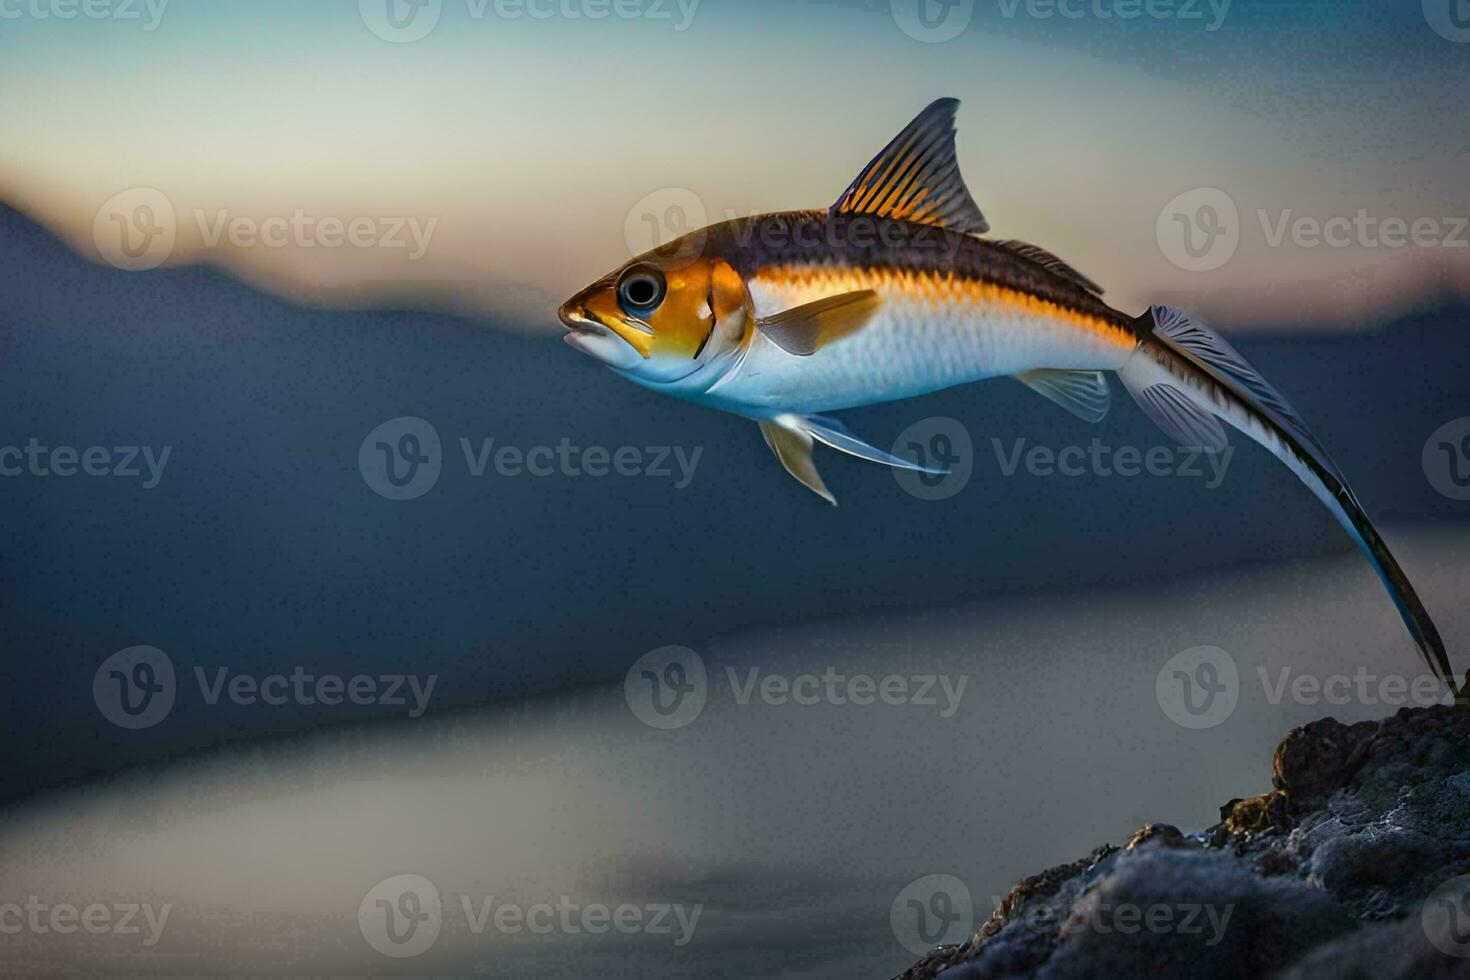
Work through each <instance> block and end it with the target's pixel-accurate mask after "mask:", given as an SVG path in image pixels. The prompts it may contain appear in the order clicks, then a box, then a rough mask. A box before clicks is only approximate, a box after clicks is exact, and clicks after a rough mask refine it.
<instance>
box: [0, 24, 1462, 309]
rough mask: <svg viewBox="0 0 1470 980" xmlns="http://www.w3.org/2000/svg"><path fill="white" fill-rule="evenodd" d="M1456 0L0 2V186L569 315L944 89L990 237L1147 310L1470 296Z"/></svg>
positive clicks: (126, 225)
mask: <svg viewBox="0 0 1470 980" xmlns="http://www.w3.org/2000/svg"><path fill="white" fill-rule="evenodd" d="M920 2H922V3H923V4H924V5H925V6H924V8H923V9H920V8H919V7H918V4H919V3H920ZM1452 2H1458V0H1423V2H1422V5H1421V4H1420V3H1418V2H1414V3H1400V4H1382V3H1379V2H1369V0H1355V2H1346V3H1341V2H1338V3H1325V2H1301V3H1291V2H1285V0H1233V2H1227V0H1147V3H1145V0H974V2H971V0H949V3H948V5H947V6H946V5H942V4H941V3H940V2H939V0H893V3H892V5H891V7H890V4H889V3H888V2H887V0H809V2H785V3H760V2H754V0H741V2H732V0H682V3H681V2H679V0H416V2H415V0H360V2H358V0H322V2H317V3H310V4H305V3H294V2H290V0H256V2H252V3H250V4H238V3H223V2H214V0H0V201H4V202H7V203H10V204H12V205H14V206H17V207H19V208H20V209H21V210H23V211H24V212H25V213H27V214H28V215H30V216H31V217H33V218H34V219H36V220H38V221H40V222H41V223H43V224H45V225H46V226H47V227H49V228H51V229H52V230H54V231H56V232H57V233H58V234H60V235H62V236H63V237H64V238H66V240H67V241H69V242H70V243H72V244H73V245H74V246H75V247H76V248H77V249H78V250H79V251H81V252H82V253H83V254H87V255H89V256H90V257H92V258H94V259H96V260H98V261H111V262H112V263H113V264H121V265H122V266H123V267H128V268H135V269H137V271H146V269H147V268H149V267H152V266H153V265H157V264H159V263H165V262H166V263H183V262H192V261H208V262H213V263H216V264H219V265H222V266H224V267H226V268H228V269H230V270H231V271H233V272H234V273H236V274H238V275H240V276H242V277H244V278H246V279H247V280H250V281H252V282H255V283H257V284H260V285H263V286H265V287H267V288H270V289H272V290H275V291H279V292H285V293H287V294H290V295H294V296H297V297H300V298H304V299H310V300H313V301H318V302H327V303H332V304H341V305H359V304H361V305H371V304H374V303H379V302H383V301H385V298H389V297H393V298H395V299H396V298H398V297H401V296H407V297H409V298H410V301H412V302H415V303H423V304H430V305H447V306H451V307H460V308H465V309H469V310H471V311H474V312H482V313H489V314H501V317H500V319H501V321H503V322H506V323H511V324H517V325H524V326H527V327H529V328H532V329H548V330H549V329H555V319H554V315H553V309H554V305H555V303H556V302H558V301H559V300H560V299H562V298H565V296H567V295H570V294H571V293H572V292H573V291H575V290H576V289H577V288H579V287H580V286H582V285H584V284H585V283H586V282H588V281H590V280H592V279H594V278H596V277H598V276H600V275H602V274H603V273H605V272H607V271H609V270H610V269H612V268H614V267H615V266H617V265H619V264H620V263H621V262H623V261H625V260H626V259H627V258H628V257H629V256H630V255H632V254H637V253H638V252H640V251H643V250H644V249H646V248H648V247H651V246H652V245H654V244H658V243H659V242H660V241H662V240H665V239H667V238H669V237H671V236H672V235H673V234H676V233H677V232H678V231H680V230H682V229H684V228H688V227H692V226H696V225H698V224H702V223H704V222H705V221H715V220H720V219H722V218H725V217H729V216H733V215H743V214H749V213H755V212H761V211H772V210H782V209H788V208H808V207H824V206H826V205H827V204H830V203H831V201H832V200H834V199H835V198H836V196H837V194H838V193H839V192H840V191H841V190H842V188H843V187H845V186H846V184H847V183H848V181H849V180H850V179H851V178H852V176H854V175H855V174H856V173H857V171H858V170H859V169H861V167H862V166H863V164H864V163H866V162H867V160H868V159H869V158H870V157H871V156H872V155H873V154H874V153H875V152H876V151H877V150H878V149H880V148H881V147H882V146H883V144H884V143H886V142H887V140H888V139H890V138H891V137H892V136H893V135H894V134H895V133H896V132H897V131H898V130H899V129H900V128H901V127H902V126H903V125H904V124H905V123H906V122H907V121H908V119H909V118H911V117H912V116H913V115H914V114H915V113H917V112H918V111H919V110H920V109H921V108H922V107H923V106H924V105H926V104H927V103H928V102H929V101H931V100H932V99H934V98H937V97H940V96H946V95H951V96H955V97H958V98H960V99H961V100H962V102H963V105H962V107H961V110H960V115H959V127H960V136H959V149H960V156H961V161H962V164H963V167H964V170H965V172H966V174H967V177H968V182H969V184H970V186H971V189H972V191H973V193H974V196H975V197H976V199H977V200H978V201H979V202H980V204H981V206H982V209H983V210H984V211H985V213H986V215H987V217H988V218H989V219H990V221H991V224H992V227H993V233H994V234H996V235H998V236H1000V237H1015V238H1021V239H1024V240H1028V241H1032V242H1035V243H1037V244H1041V245H1043V246H1045V247H1047V248H1049V249H1051V250H1052V251H1055V252H1058V253H1059V254H1061V255H1063V256H1064V257H1066V258H1067V259H1068V260H1069V261H1071V262H1072V263H1073V264H1075V265H1077V266H1078V267H1079V268H1081V269H1082V270H1083V271H1085V272H1086V273H1087V274H1089V275H1090V276H1091V277H1092V278H1094V279H1096V280H1098V281H1100V282H1101V283H1103V284H1104V285H1105V286H1107V287H1108V288H1109V296H1110V298H1111V299H1112V300H1113V301H1114V302H1115V303H1116V304H1117V305H1119V306H1120V307H1122V308H1125V309H1137V308H1139V307H1141V306H1142V305H1144V304H1146V303H1149V302H1158V301H1169V302H1180V303H1187V304H1190V305H1192V307H1193V308H1194V309H1196V310H1197V311H1200V312H1203V313H1206V314H1209V313H1216V314H1219V315H1223V316H1226V317H1229V318H1230V319H1231V320H1232V321H1233V322H1237V323H1238V324H1240V325H1242V326H1250V325H1252V324H1289V325H1294V324H1300V323H1307V322H1322V323H1328V324H1332V325H1339V326H1341V325H1346V324H1350V323H1357V322H1358V321H1360V320H1362V319H1363V318H1364V317H1368V316H1371V314H1372V312H1373V311H1375V310H1378V309H1381V308H1384V307H1387V308H1392V307H1394V305H1395V304H1399V303H1402V302H1406V301H1410V300H1412V298H1413V297H1414V296H1415V295H1417V294H1421V293H1423V292H1424V291H1425V290H1426V289H1430V290H1450V291H1463V290H1464V289H1465V288H1466V284H1467V283H1470V231H1467V230H1466V229H1465V227H1464V226H1463V224H1462V222H1463V221H1464V216H1465V215H1467V214H1470V185H1467V182H1466V181H1465V180H1464V174H1465V173H1466V172H1467V164H1470V148H1467V147H1466V145H1465V141H1464V139H1463V134H1464V133H1465V132H1467V131H1470V104H1467V103H1466V101H1465V100H1464V99H1463V92H1464V91H1465V87H1466V82H1467V81H1470V43H1467V42H1470V27H1467V28H1464V29H1461V28H1460V27H1459V26H1458V24H1459V23H1460V21H1457V20H1455V19H1454V17H1453V16H1452V15H1453V14H1454V12H1455V11H1454V8H1452V7H1451V6H1450V4H1451V3H1452ZM1441 8H1442V9H1441ZM390 15H391V16H390ZM926 25H930V26H926ZM951 35H953V36H951ZM140 208H142V209H144V210H141V211H140ZM165 229H166V231H167V232H168V233H166V234H165V233H164V231H165ZM124 230H127V231H128V233H129V234H130V235H134V236H137V237H136V239H135V240H136V241H137V242H139V243H144V242H147V243H149V249H148V250H147V251H146V253H144V254H142V255H134V254H129V253H128V252H122V253H120V252H119V251H118V243H119V242H120V241H121V239H120V237H119V236H120V235H121V234H122V232H123V231H124ZM150 230H152V231H154V232H158V233H157V234H153V235H150V236H149V237H147V238H146V239H145V238H144V237H142V236H143V235H144V233H145V232H148V231H150ZM1186 235H1187V236H1188V237H1189V239H1190V241H1189V242H1186V241H1185V237H1186ZM137 247H138V248H141V247H142V245H141V244H139V245H138V246H137ZM134 251H136V249H134Z"/></svg>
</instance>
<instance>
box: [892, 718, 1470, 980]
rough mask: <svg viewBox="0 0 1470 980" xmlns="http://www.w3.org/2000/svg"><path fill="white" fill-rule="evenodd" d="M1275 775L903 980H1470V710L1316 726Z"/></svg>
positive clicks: (1029, 901)
mask: <svg viewBox="0 0 1470 980" xmlns="http://www.w3.org/2000/svg"><path fill="white" fill-rule="evenodd" d="M1273 769H1274V772H1273V776H1272V787H1273V788H1272V789H1271V791H1270V792H1269V793H1266V794H1264V795H1261V796H1256V797H1251V798H1248V799H1236V800H1231V801H1230V802H1229V803H1227V804H1225V805H1224V806H1223V807H1221V813H1220V816H1221V820H1220V823H1219V824H1217V825H1216V826H1214V827H1212V828H1210V829H1209V830H1206V831H1204V832H1203V833H1199V834H1185V833H1183V832H1181V831H1180V830H1178V829H1177V828H1175V827H1170V826H1166V825H1159V824H1154V825H1150V826H1147V827H1144V828H1143V829H1142V830H1140V831H1139V832H1138V833H1137V834H1136V835H1134V837H1133V839H1132V840H1130V841H1128V843H1127V844H1126V845H1125V846H1123V847H1115V846H1112V845H1107V846H1104V847H1100V848H1098V849H1097V850H1096V851H1094V852H1092V854H1090V855H1088V856H1087V857H1085V858H1083V859H1081V860H1079V861H1075V862H1073V863H1071V864H1067V865H1062V866H1060V867H1057V868H1052V869H1051V870H1049V871H1045V872H1043V873H1041V874H1039V875H1034V876H1032V877H1030V878H1027V879H1026V880H1025V881H1023V882H1021V883H1020V884H1019V885H1017V886H1016V887H1015V888H1013V889H1012V890H1011V892H1010V894H1009V895H1008V896H1007V897H1006V898H1005V900H1004V902H1003V903H1002V905H1001V907H1000V908H999V909H998V910H997V911H996V912H995V913H994V914H993V915H992V916H991V917H990V919H989V920H988V921H987V922H986V923H985V924H984V925H983V926H982V927H981V928H980V930H979V931H978V932H977V933H976V934H975V935H974V937H972V938H971V939H970V941H969V942H968V943H965V944H964V945H962V946H949V947H941V948H939V949H935V950H933V951H931V952H930V953H929V954H928V955H927V956H925V957H924V959H922V960H921V961H920V962H919V963H917V964H915V965H914V966H913V967H912V968H911V969H909V970H908V971H907V972H906V973H904V974H903V978H904V980H927V978H931V977H938V976H941V975H942V976H943V978H944V980H982V978H983V980H1000V978H1007V980H1009V978H1020V977H1040V978H1047V980H1062V978H1080V977H1128V976H1152V977H1174V976H1178V977H1185V976H1187V977H1191V978H1210V977H1220V978H1236V977H1254V976H1275V977H1280V978H1283V980H1285V978H1291V980H1303V978H1309V977H1332V978H1342V977H1365V978H1367V977H1372V978H1375V980H1377V978H1395V977H1403V978H1410V977H1414V978H1420V977H1463V978H1470V711H1467V710H1465V709H1464V708H1453V707H1434V708H1419V709H1408V708H1406V709H1404V710H1402V711H1400V712H1399V713H1398V714H1396V715H1394V716H1393V717H1391V718H1388V719H1385V720H1384V721H1381V722H1363V723H1360V724H1356V725H1343V724H1341V723H1339V722H1337V721H1335V720H1333V719H1331V718H1328V719H1324V720H1322V721H1317V722H1313V723H1312V724H1309V725H1306V726H1305V727H1303V728H1298V729H1296V730H1294V731H1293V732H1291V733H1290V734H1289V735H1287V736H1286V738H1285V739H1283V740H1282V742H1281V744H1280V745H1279V746H1278V747H1277V749H1276V754H1275V759H1274V762H1273ZM1460 876H1465V877H1460Z"/></svg>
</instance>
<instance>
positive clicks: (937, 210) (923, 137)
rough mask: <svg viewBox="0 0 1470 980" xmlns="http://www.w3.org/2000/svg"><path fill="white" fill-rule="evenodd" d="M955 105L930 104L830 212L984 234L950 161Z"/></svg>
mask: <svg viewBox="0 0 1470 980" xmlns="http://www.w3.org/2000/svg"><path fill="white" fill-rule="evenodd" d="M959 105H960V102H959V99H938V100H936V101H935V102H932V103H930V104H929V107H928V108H927V109H925V110H924V111H923V112H921V113H919V114H918V115H917V116H915V117H914V121H913V122H911V123H909V124H908V126H906V127H905V128H904V131H903V132H901V133H899V134H898V135H897V136H896V137H894V139H893V142H892V143H889V144H888V145H887V146H886V147H884V148H883V152H882V153H879V154H878V155H877V156H876V157H874V158H873V162H872V163H870V164H868V165H867V166H866V167H864V168H863V172H862V173H860V174H858V175H857V180H854V181H853V182H852V184H851V185H850V186H849V187H848V188H847V190H846V191H844V192H843V194H842V196H841V197H839V198H838V199H837V203H836V204H834V205H832V213H833V214H870V215H874V216H876V217H880V218H896V219H899V220H903V221H912V222H915V223H916V224H921V225H934V226H935V227H938V228H950V229H953V230H954V231H960V232H966V233H968V234H972V235H983V234H984V233H985V232H987V231H989V230H990V225H989V223H988V222H986V220H985V216H984V215H983V214H981V213H980V207H979V205H977V204H976V203H975V201H974V199H973V198H972V197H970V192H969V190H968V189H967V188H966V187H965V180H964V178H963V177H962V176H960V164H959V160H958V159H957V158H956V157H955V150H954V133H955V128H954V114H955V110H956V109H958V108H959Z"/></svg>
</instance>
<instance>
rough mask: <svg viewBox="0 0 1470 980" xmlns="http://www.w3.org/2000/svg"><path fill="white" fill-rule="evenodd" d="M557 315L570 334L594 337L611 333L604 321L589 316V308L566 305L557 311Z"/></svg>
mask: <svg viewBox="0 0 1470 980" xmlns="http://www.w3.org/2000/svg"><path fill="white" fill-rule="evenodd" d="M556 315H557V318H558V319H560V320H561V322H562V325H563V326H565V327H566V328H567V330H568V332H570V333H577V334H590V335H592V336H597V335H599V334H606V333H611V331H610V330H608V328H607V327H606V326H605V325H604V324H603V323H602V321H600V320H595V319H593V318H592V317H591V316H589V315H588V314H587V308H586V307H584V306H579V305H574V304H572V303H566V304H565V305H563V306H562V308H561V309H559V310H557V311H556Z"/></svg>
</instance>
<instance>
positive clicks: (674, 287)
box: [557, 249, 753, 384]
mask: <svg viewBox="0 0 1470 980" xmlns="http://www.w3.org/2000/svg"><path fill="white" fill-rule="evenodd" d="M557 315H558V316H559V317H560V318H561V322H562V323H563V324H564V325H565V326H566V328H567V334H566V338H565V339H566V342H567V343H568V344H570V345H571V346H572V347H575V348H576V349H577V350H580V351H582V352H583V353H584V354H588V355H590V356H592V357H594V358H596V359H597V360H599V361H601V362H602V363H604V364H606V365H607V366H608V367H611V368H613V369H615V370H617V371H622V372H625V373H627V374H631V375H634V376H636V377H637V378H638V379H639V380H641V381H645V382H649V383H652V384H661V383H663V384H666V383H672V382H675V381H678V380H680V379H682V378H685V377H687V376H689V375H690V374H693V373H694V372H695V371H697V370H698V369H699V368H701V367H703V366H704V365H706V364H708V363H710V362H711V361H713V360H715V359H717V358H719V357H720V356H722V355H723V354H726V353H728V352H729V351H731V350H734V349H736V348H738V347H739V346H740V344H741V341H742V339H743V338H744V336H745V330H746V324H747V323H750V322H752V319H753V317H752V315H751V301H750V293H749V291H748V290H747V289H746V287H745V281H744V280H743V279H742V278H741V277H740V274H739V273H738V272H736V271H735V269H734V268H732V267H731V266H730V264H729V263H728V262H725V261H724V260H723V259H719V258H715V257H710V256H705V255H698V254H696V255H689V254H687V253H681V252H680V251H679V250H677V249H675V250H667V251H663V250H661V251H657V252H650V253H648V254H646V255H641V256H639V257H638V258H636V259H634V260H632V261H631V262H629V263H627V264H626V265H624V266H622V267H620V268H618V269H616V270H615V271H613V272H612V273H610V274H609V275H607V276H604V277H603V278H601V279H599V280H598V281H597V282H594V283H593V284H592V285H590V286H588V287H587V288H586V289H584V290H582V291H581V292H579V293H577V294H576V295H575V296H573V297H572V298H571V299H569V300H567V301H566V302H565V303H563V304H562V306H561V309H560V310H559V311H558V313H557Z"/></svg>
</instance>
